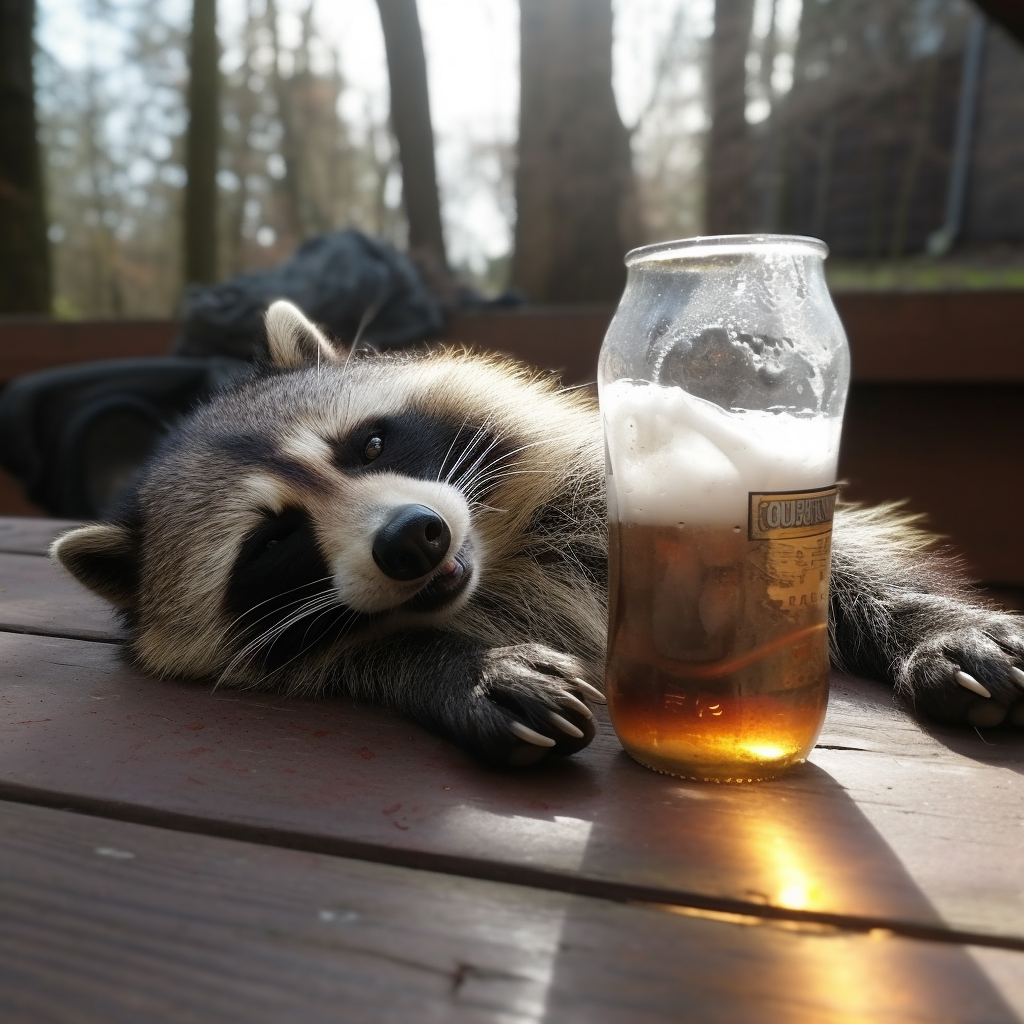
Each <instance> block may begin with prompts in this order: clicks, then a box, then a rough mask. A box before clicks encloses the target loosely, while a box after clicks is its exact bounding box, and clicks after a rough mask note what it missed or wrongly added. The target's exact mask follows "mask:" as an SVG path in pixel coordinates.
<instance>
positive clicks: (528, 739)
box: [508, 722, 583, 747]
mask: <svg viewBox="0 0 1024 1024" xmlns="http://www.w3.org/2000/svg"><path fill="white" fill-rule="evenodd" d="M508 728H509V731H510V732H511V733H512V734H513V735H515V736H518V737H519V738H520V739H521V740H523V741H524V742H525V743H532V744H533V745H534V746H535V747H553V746H554V745H555V741H554V740H553V739H552V738H551V737H550V736H542V735H541V734H540V733H539V732H535V731H534V730H533V729H531V728H530V727H529V726H528V725H523V723H522V722H513V723H512V724H511V725H510V726H509V727H508ZM580 735H581V736H582V735H583V734H582V733H580Z"/></svg>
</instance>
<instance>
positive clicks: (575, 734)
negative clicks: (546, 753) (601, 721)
mask: <svg viewBox="0 0 1024 1024" xmlns="http://www.w3.org/2000/svg"><path fill="white" fill-rule="evenodd" d="M587 710H588V711H589V710H590V709H589V708H587ZM590 717H591V718H593V717H594V716H593V715H591V716H590ZM548 718H549V719H550V720H551V721H552V722H554V724H555V727H556V728H557V729H561V730H562V732H564V733H565V734H566V735H567V736H572V738H573V739H576V740H579V739H582V738H583V730H582V729H577V728H576V726H575V725H573V724H572V722H570V721H569V719H568V718H563V717H562V716H561V715H559V714H556V713H555V712H554V711H549V712H548ZM552 743H554V741H553V740H552ZM544 745H545V746H547V744H544Z"/></svg>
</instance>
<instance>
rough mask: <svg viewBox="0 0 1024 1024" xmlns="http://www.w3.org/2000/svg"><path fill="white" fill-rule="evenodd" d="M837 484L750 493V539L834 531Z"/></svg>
mask: <svg viewBox="0 0 1024 1024" xmlns="http://www.w3.org/2000/svg"><path fill="white" fill-rule="evenodd" d="M838 493H839V488H838V487H835V486H833V487H822V488H820V489H818V490H816V491H776V492H774V493H759V492H756V491H751V492H750V512H749V518H748V532H747V536H748V537H749V538H750V539H751V540H796V539H797V538H800V537H817V536H820V535H821V534H826V533H831V532H832V517H833V515H834V514H835V509H836V495H837V494H838Z"/></svg>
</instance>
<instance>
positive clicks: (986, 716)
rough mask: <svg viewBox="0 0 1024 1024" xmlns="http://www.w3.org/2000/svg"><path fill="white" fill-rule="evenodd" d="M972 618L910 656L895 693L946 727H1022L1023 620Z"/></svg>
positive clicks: (985, 614) (989, 614)
mask: <svg viewBox="0 0 1024 1024" xmlns="http://www.w3.org/2000/svg"><path fill="white" fill-rule="evenodd" d="M972 613H973V614H972V615H971V617H970V620H969V621H963V622H961V623H959V624H958V625H957V626H955V627H952V626H951V627H950V628H949V629H948V630H946V631H943V632H940V633H938V634H933V635H932V636H930V637H929V638H928V639H927V640H926V641H925V642H923V643H921V644H919V645H918V646H917V647H916V648H915V649H914V650H913V651H912V652H911V654H910V657H909V658H908V659H907V661H906V662H905V664H904V666H903V669H902V671H901V672H900V673H899V677H898V679H897V685H898V688H899V689H900V691H901V692H902V693H903V694H904V695H906V696H907V697H908V698H909V700H910V702H911V703H912V704H913V706H914V709H915V710H916V711H919V712H921V713H923V714H925V715H927V716H928V717H929V718H934V719H936V720H938V721H940V722H944V723H946V724H949V725H974V726H981V727H983V728H984V727H988V726H995V725H1000V724H1002V723H1003V722H1004V721H1007V722H1009V723H1010V724H1012V725H1018V726H1024V670H1022V668H1021V666H1024V618H1021V617H1019V616H1016V615H1009V614H1006V613H1004V612H996V611H988V610H985V609H972Z"/></svg>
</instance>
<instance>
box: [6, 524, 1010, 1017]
mask: <svg viewBox="0 0 1024 1024" xmlns="http://www.w3.org/2000/svg"><path fill="white" fill-rule="evenodd" d="M61 525H62V524H59V523H54V522H53V521H47V520H18V519H5V520H0V651H2V653H0V666H2V683H0V706H2V714H3V722H2V725H0V729H2V736H3V743H2V747H0V766H2V768H0V818H2V823H0V1016H2V1019H3V1020H4V1021H5V1022H7V1024H20V1022H26V1024H28V1022H31V1024H35V1022H42V1021H47V1022H48V1021H75V1022H80V1021H89V1022H92V1021H96V1022H103V1024H118V1022H132V1024H135V1022H139V1021H146V1022H147V1024H148V1022H162V1021H175V1022H179V1021H182V1022H183V1021H213V1020H216V1021H239V1022H242V1021H244V1022H247V1024H249V1022H263V1021H266V1022H275V1024H276V1022H281V1021H303V1022H319V1021H332V1022H334V1021H339V1020H344V1021H346V1022H350V1021H352V1022H361V1021H373V1022H378V1021H380V1022H383V1021H398V1022H404V1021H416V1022H421V1021H445V1022H448V1021H456V1022H461V1021H486V1022H513V1021H516V1022H518V1021H542V1020H543V1021H558V1022H561V1021H572V1022H576V1021H578V1022H581V1024H583V1022H586V1024H602V1022H606V1021H607V1022H612V1021H614V1022H619V1021H621V1022H623V1024H634V1022H645V1021H652V1022H653V1021H666V1022H668V1021H681V1020H692V1021H701V1022H703V1021H713V1022H717V1021H722V1022H723V1024H724V1022H728V1024H735V1022H744V1021H752V1022H753V1021H756V1022H765V1021H779V1022H786V1024H791V1022H802V1021H850V1022H853V1021H857V1022H860V1021H867V1020H871V1021H921V1022H928V1024H932V1022H938V1021H965V1022H966V1021H970V1022H976V1021H984V1022H1003V1021H1016V1020H1020V1019H1022V1016H1024V854H1022V848H1024V812H1022V808H1024V733H1021V732H1020V731H1017V732H1013V731H1010V730H994V731H990V732H987V733H985V734H984V735H983V736H982V735H981V734H979V733H977V732H975V731H968V732H955V731H952V730H947V729H939V728H931V727H928V728H924V727H922V726H921V725H919V724H917V723H915V722H914V721H912V720H911V719H909V718H908V717H907V716H906V715H905V714H904V713H903V712H902V711H901V710H900V709H898V708H896V707H894V706H893V704H892V700H891V697H890V696H889V695H888V694H887V693H886V692H885V691H884V689H883V688H881V687H878V686H875V685H873V684H870V683H867V682H864V681H862V680H857V679H850V678H842V677H837V678H836V679H835V681H834V690H833V697H832V701H831V704H830V709H829V716H828V720H827V722H826V726H825V729H824V732H823V734H822V736H821V740H820V742H819V744H818V747H817V749H816V750H815V752H814V755H813V757H812V761H811V763H810V764H808V765H806V766H804V767H803V768H801V769H799V770H797V771H795V772H793V773H792V774H791V775H790V776H788V777H787V778H784V779H782V780H779V781H777V782H772V783H765V784H761V785H756V786H736V787H733V786H714V785H702V784H696V783H685V782H682V781H679V780H675V779H671V778H667V777H663V776H660V775H656V774H654V773H652V772H649V771H646V770H645V769H643V768H641V767H639V766H638V765H636V764H634V763H633V762H632V761H630V760H629V758H627V757H626V755H625V754H623V753H622V752H621V750H620V749H619V747H618V744H617V743H616V740H615V737H614V735H613V733H612V732H611V729H610V727H609V725H608V723H607V720H606V719H604V718H603V717H602V719H601V723H600V732H599V735H598V738H597V739H596V740H595V742H594V744H593V745H592V746H591V747H590V748H588V749H587V750H585V751H584V752H582V753H581V754H580V755H578V756H576V757H574V758H572V759H571V760H569V761H568V762H565V763H560V764H556V765H551V766H549V767H541V768H539V769H537V770H532V771H527V772H522V773H518V774H500V773H495V772H490V771H486V770H484V769H481V768H479V767H477V766H476V765H474V764H473V763H471V762H470V761H469V760H467V759H466V758H465V757H464V756H463V755H461V754H460V753H459V752H458V751H456V750H454V749H453V748H451V747H450V746H448V745H447V744H446V743H444V742H442V741H441V740H439V739H436V738H435V737H433V736H430V735H428V734H426V733H424V732H422V731H420V730H419V729H418V728H417V727H415V726H412V725H410V724H408V723H406V722H403V721H400V720H397V719H394V718H391V717H389V716H387V715H385V714H384V713H382V712H380V711H377V710H375V709H372V708H367V707H361V706H357V705H354V704H352V703H351V702H350V701H347V700H335V701H331V702H325V703H316V704H314V703H305V702H298V701H292V700H285V699H282V698H279V697H276V696H274V695H268V694H239V693H233V692H221V691H217V692H210V691H209V690H208V689H206V688H202V687H199V688H197V687H194V686H185V685H182V684H178V683H172V682H161V681H158V680H154V679H149V678H146V677H143V676H141V675H140V674H138V673H137V672H135V671H134V670H132V669H130V668H128V667H126V666H125V665H124V664H123V663H122V662H121V660H120V659H119V657H118V627H117V625H116V624H115V622H114V621H113V620H112V618H111V617H110V615H109V613H108V612H107V610H106V608H105V607H104V606H103V605H101V604H100V603H99V602H98V601H96V600H94V599H93V598H92V597H91V596H90V595H88V594H86V593H85V592H84V591H82V590H80V589H79V588H78V587H77V586H76V585H74V584H73V583H72V582H71V581H70V580H69V579H68V578H66V577H65V576H63V575H62V574H61V573H60V572H59V570H57V569H56V568H55V567H53V566H52V565H51V564H50V563H49V561H48V560H47V559H46V558H44V557H43V553H44V552H45V549H46V546H47V543H48V541H49V539H50V538H51V537H52V536H53V535H54V534H55V533H56V532H57V531H58V530H59V529H60V527H61Z"/></svg>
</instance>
